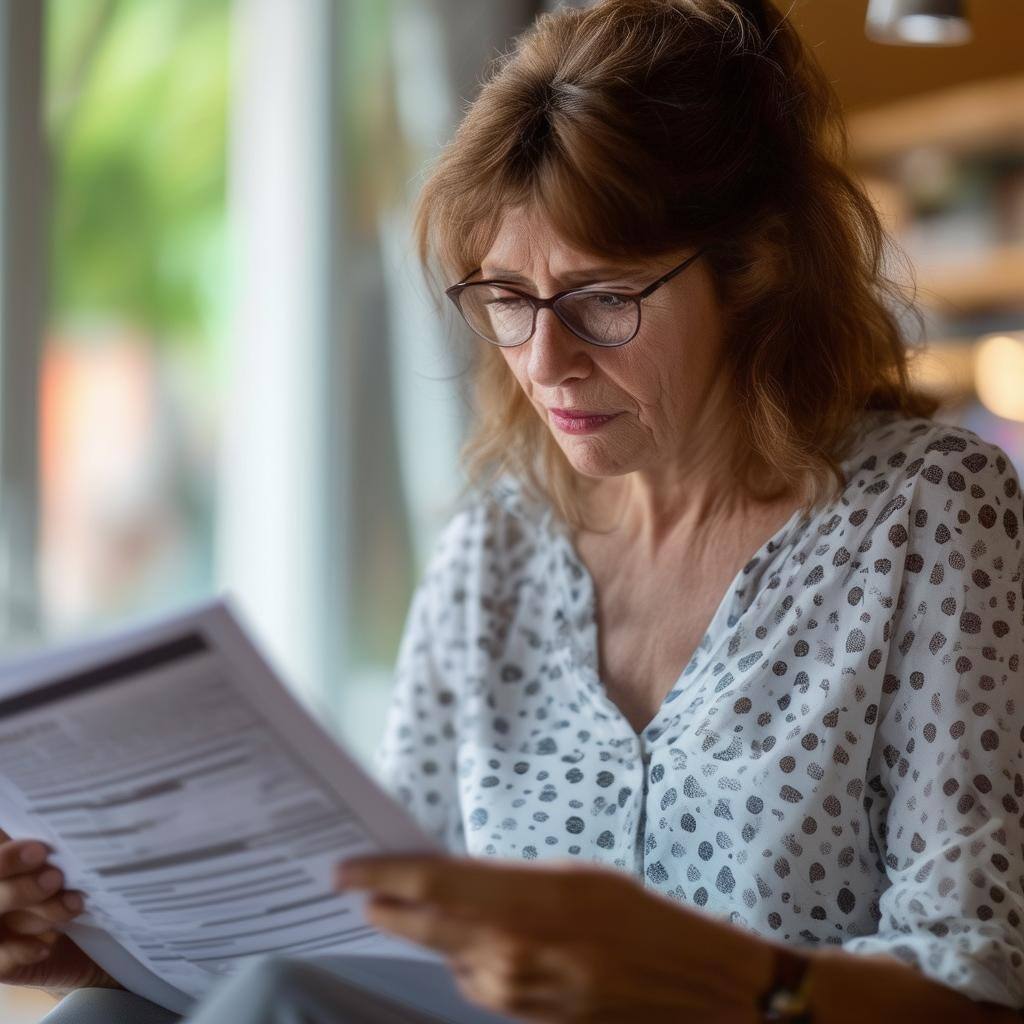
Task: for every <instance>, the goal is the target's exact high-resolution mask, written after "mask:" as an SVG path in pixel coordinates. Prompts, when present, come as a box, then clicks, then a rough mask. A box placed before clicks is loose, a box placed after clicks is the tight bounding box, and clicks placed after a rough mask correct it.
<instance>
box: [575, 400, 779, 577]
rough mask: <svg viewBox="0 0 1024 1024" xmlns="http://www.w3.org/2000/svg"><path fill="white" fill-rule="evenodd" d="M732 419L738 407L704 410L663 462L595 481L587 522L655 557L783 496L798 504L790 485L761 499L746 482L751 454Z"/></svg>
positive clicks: (760, 511) (773, 507) (731, 526)
mask: <svg viewBox="0 0 1024 1024" xmlns="http://www.w3.org/2000/svg"><path fill="white" fill-rule="evenodd" d="M737 421H738V418H737V416H736V415H735V413H726V414H720V415H717V416H710V415H708V416H705V417H704V418H703V419H702V422H698V423H696V424H695V425H694V428H693V431H692V435H691V437H690V438H688V439H687V441H686V444H685V445H683V446H682V447H681V449H680V450H679V451H678V452H677V453H676V455H675V457H674V458H673V459H671V460H670V461H668V462H667V463H664V464H660V465H658V466H655V467H651V468H645V469H639V470H636V471H634V472H632V473H627V474H625V475H623V476H620V477H612V478H607V479H604V480H600V481H597V482H596V483H595V484H594V485H593V487H592V489H591V492H590V496H589V500H588V502H587V504H588V505H589V506H590V509H592V510H593V511H592V513H591V515H589V516H588V520H589V521H590V524H591V527H592V528H593V529H595V530H600V531H611V532H614V533H615V535H616V537H617V538H619V539H620V540H621V542H622V543H624V544H628V545H629V546H630V548H631V550H633V551H635V552H637V553H642V554H644V555H645V556H648V557H651V558H654V557H656V556H657V554H658V553H659V552H660V551H661V550H662V549H663V548H664V547H665V546H666V544H668V543H670V542H674V541H677V540H678V539H679V538H680V537H692V536H695V535H697V534H704V535H706V536H707V535H715V534H717V532H718V530H721V529H728V530H735V529H736V528H737V527H738V526H740V525H741V524H743V523H744V522H747V521H749V520H753V519H756V518H757V517H759V516H761V517H763V516H764V515H765V514H766V513H768V514H772V513H775V514H777V513H778V510H779V506H780V505H782V504H791V505H792V506H793V507H794V508H795V507H796V505H797V496H796V495H795V494H792V493H791V492H789V491H780V493H778V494H777V495H776V496H775V497H774V498H773V499H771V500H770V501H764V500H758V499H756V498H754V497H752V496H751V495H750V494H749V493H748V491H747V490H746V488H745V487H744V486H743V482H742V481H743V479H744V477H743V474H742V472H741V468H742V467H743V465H744V462H745V461H746V460H747V459H749V457H750V456H749V452H745V451H742V450H741V446H740V444H739V441H738V438H737V432H736V428H735V424H736V423H737ZM765 472H766V473H767V472H769V471H768V470H767V468H766V470H765Z"/></svg>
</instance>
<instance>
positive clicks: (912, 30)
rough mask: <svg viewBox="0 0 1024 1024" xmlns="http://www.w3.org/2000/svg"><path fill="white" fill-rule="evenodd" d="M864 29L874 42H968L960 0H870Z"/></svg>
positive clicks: (928, 44)
mask: <svg viewBox="0 0 1024 1024" xmlns="http://www.w3.org/2000/svg"><path fill="white" fill-rule="evenodd" d="M865 32H866V33H867V36H868V38H869V39H873V40H874V41H875V42H876V43H895V44H897V45H902V46H957V45H959V44H961V43H967V42H970V39H971V25H970V22H969V21H968V20H967V15H966V14H964V5H963V0H870V3H869V4H868V14H867V21H866V23H865Z"/></svg>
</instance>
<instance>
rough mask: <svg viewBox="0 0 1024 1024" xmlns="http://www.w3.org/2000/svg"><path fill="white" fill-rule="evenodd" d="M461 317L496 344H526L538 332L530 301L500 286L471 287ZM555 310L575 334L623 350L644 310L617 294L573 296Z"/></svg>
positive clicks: (462, 297)
mask: <svg viewBox="0 0 1024 1024" xmlns="http://www.w3.org/2000/svg"><path fill="white" fill-rule="evenodd" d="M459 305H460V308H461V310H462V315H463V316H464V317H465V318H466V322H467V323H468V324H469V326H470V327H471V328H472V329H473V330H474V331H476V333H477V334H479V335H481V336H482V337H484V338H486V339H487V340H488V341H490V342H492V343H493V344H495V345H502V346H513V345H521V344H523V342H525V341H526V340H527V339H528V338H529V337H530V334H531V332H532V330H533V307H532V305H531V304H530V302H529V301H528V300H527V299H524V298H523V297H522V296H521V295H517V294H516V293H515V292H512V291H508V290H507V289H505V288H501V287H500V286H497V285H485V284H481V285H471V286H470V287H468V288H464V289H463V290H462V293H461V294H460V296H459ZM555 309H556V311H557V313H558V314H559V316H560V317H561V319H562V320H563V321H564V322H565V323H566V325H567V326H568V327H569V329H570V330H572V331H574V332H575V333H577V334H579V335H580V336H581V337H583V338H585V339H587V340H588V341H590V342H592V343H593V344H595V345H621V344H623V343H624V342H626V341H628V340H629V339H630V338H631V337H632V336H633V335H634V334H635V333H636V329H637V321H638V318H639V316H640V310H639V307H638V305H637V303H636V302H634V301H633V300H632V299H628V298H623V297H622V296H619V295H615V294H614V293H612V292H570V293H569V294H568V295H563V296H562V297H561V298H560V299H559V300H558V301H557V302H556V303H555Z"/></svg>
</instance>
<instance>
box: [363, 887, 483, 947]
mask: <svg viewBox="0 0 1024 1024" xmlns="http://www.w3.org/2000/svg"><path fill="white" fill-rule="evenodd" d="M364 915H365V917H366V920H367V921H368V922H369V923H370V924H372V925H373V926H374V928H378V929H380V930H381V931H386V932H390V933H391V934H393V935H400V936H402V937H404V938H407V939H409V940H411V941H412V942H418V943H420V944H421V945H424V946H430V947H431V948H433V949H437V950H440V951H441V952H443V953H453V954H457V953H460V952H463V951H464V950H466V949H468V948H471V947H473V946H474V945H477V944H479V943H480V942H481V941H483V935H482V934H481V929H480V928H479V926H474V925H473V924H472V923H469V922H466V921H460V920H458V919H456V918H453V917H451V916H450V915H446V914H443V913H439V912H438V910H437V908H436V907H434V906H431V905H430V904H427V903H404V902H402V901H399V900H393V899H391V898H389V897H385V896H374V897H373V898H372V899H370V900H368V901H367V903H366V906H365V908H364Z"/></svg>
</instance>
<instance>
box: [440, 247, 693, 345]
mask: <svg viewBox="0 0 1024 1024" xmlns="http://www.w3.org/2000/svg"><path fill="white" fill-rule="evenodd" d="M707 251H708V246H703V247H702V248H700V249H698V250H697V251H696V252H695V253H694V254H693V255H692V256H688V257H687V258H686V259H685V260H683V262H682V263H680V264H679V265H678V266H676V267H673V268H672V269H671V270H669V271H668V272H667V273H665V274H662V275H661V277H659V278H658V279H657V280H656V281H652V282H651V283H650V284H649V285H647V287H646V288H644V289H643V290H642V291H639V292H616V291H611V290H610V289H607V288H590V287H589V286H587V285H584V286H583V287H582V288H566V289H564V290H563V291H560V292H556V293H555V294H554V295H551V296H549V297H548V298H546V299H542V298H540V297H539V296H537V295H531V294H530V293H529V292H524V291H520V290H519V289H518V288H516V286H515V285H513V284H510V283H508V282H505V281H502V280H501V278H485V279H484V280H482V281H470V280H469V278H471V277H472V276H473V275H474V274H477V273H479V272H480V268H479V267H477V268H476V270H471V271H470V272H469V273H468V274H467V275H466V276H465V277H464V278H463V279H462V280H461V281H458V282H456V283H455V284H453V285H449V286H448V287H447V288H445V290H444V293H445V295H447V296H448V298H449V299H451V301H452V304H453V305H454V306H455V308H456V309H457V310H458V311H459V315H460V316H461V317H462V319H463V320H464V321H465V322H466V326H467V327H469V329H470V330H471V331H472V332H473V333H474V334H475V335H477V337H480V338H483V339H484V341H486V342H487V343H488V344H490V345H493V346H494V347H495V348H519V347H520V346H522V345H525V344H526V343H527V342H528V341H529V340H530V339H531V338H532V337H533V336H534V334H536V332H537V313H538V312H539V311H540V310H542V309H550V310H551V312H552V313H554V314H555V316H556V317H558V322H559V323H560V324H562V325H563V326H564V327H565V328H566V329H567V330H568V331H570V332H571V333H572V334H573V335H575V337H577V338H579V339H580V340H581V341H585V342H586V343H587V344H588V345H593V346H594V348H622V346H623V345H628V344H629V343H630V342H631V341H632V340H633V339H634V338H635V337H636V336H637V334H639V333H640V322H641V318H642V315H643V308H642V306H641V303H642V302H643V300H644V299H646V298H647V297H648V296H649V295H651V294H652V293H653V292H654V291H656V290H657V289H658V288H660V287H661V286H662V285H663V284H665V283H666V282H668V281H671V280H672V278H673V277H675V276H676V275H677V274H681V273H682V272H683V271H684V270H685V269H686V268H687V267H688V266H689V265H690V264H691V263H692V262H693V261H694V260H695V259H697V257H698V256H700V255H702V254H703V253H705V252H707ZM484 284H490V285H501V287H502V288H503V289H504V290H505V291H509V292H512V294H513V295H518V296H519V297H520V298H523V299H526V301H527V302H529V303H530V305H531V306H532V307H533V323H532V325H531V327H530V333H529V334H528V335H527V336H526V337H525V338H524V339H523V340H522V341H517V342H516V343H515V344H514V345H501V344H499V343H498V342H496V341H493V340H492V339H490V338H488V337H487V336H486V335H484V334H481V333H480V332H479V331H478V330H476V328H474V327H473V325H472V324H471V323H470V322H469V320H468V318H467V317H466V314H465V313H464V312H463V311H462V305H461V303H460V301H459V299H460V296H461V295H462V292H463V291H465V289H466V288H472V287H475V286H476V285H484ZM574 292H584V293H586V292H591V293H596V294H598V295H601V294H606V295H615V296H617V297H619V298H622V299H631V300H632V301H633V302H634V303H636V327H635V328H634V330H633V333H632V334H631V335H630V336H629V337H628V338H626V340H625V341H617V342H615V344H614V345H605V344H602V343H601V342H599V341H593V340H592V339H590V338H587V337H585V336H584V335H582V334H580V332H579V331H577V330H575V329H574V328H573V327H572V325H571V324H569V323H568V322H567V321H566V320H565V318H564V317H563V316H562V315H561V313H559V311H558V309H557V308H556V307H555V303H556V302H558V300H559V299H562V298H565V296H566V295H572V294H573V293H574Z"/></svg>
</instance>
